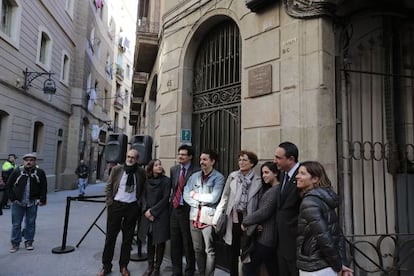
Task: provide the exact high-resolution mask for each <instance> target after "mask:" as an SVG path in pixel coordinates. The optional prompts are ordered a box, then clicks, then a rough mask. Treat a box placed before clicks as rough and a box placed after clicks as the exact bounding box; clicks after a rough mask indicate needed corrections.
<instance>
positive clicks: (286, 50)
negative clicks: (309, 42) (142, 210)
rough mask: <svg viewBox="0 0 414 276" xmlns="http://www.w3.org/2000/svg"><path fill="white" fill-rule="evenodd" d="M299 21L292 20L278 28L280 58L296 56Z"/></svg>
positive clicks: (297, 51)
mask: <svg viewBox="0 0 414 276" xmlns="http://www.w3.org/2000/svg"><path fill="white" fill-rule="evenodd" d="M300 41H301V39H300V35H299V23H298V22H293V23H291V24H288V25H286V26H282V27H281V28H280V55H281V57H282V58H284V57H289V56H297V55H298V54H299V45H300Z"/></svg>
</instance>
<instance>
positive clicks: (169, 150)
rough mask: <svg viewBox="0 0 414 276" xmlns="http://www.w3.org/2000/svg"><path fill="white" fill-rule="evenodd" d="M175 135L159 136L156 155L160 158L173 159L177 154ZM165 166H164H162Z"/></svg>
mask: <svg viewBox="0 0 414 276" xmlns="http://www.w3.org/2000/svg"><path fill="white" fill-rule="evenodd" d="M176 152H177V136H175V135H172V136H161V137H160V145H159V147H158V156H159V158H160V159H162V160H166V159H167V160H175V158H176V155H177V153H176ZM164 168H165V167H164Z"/></svg>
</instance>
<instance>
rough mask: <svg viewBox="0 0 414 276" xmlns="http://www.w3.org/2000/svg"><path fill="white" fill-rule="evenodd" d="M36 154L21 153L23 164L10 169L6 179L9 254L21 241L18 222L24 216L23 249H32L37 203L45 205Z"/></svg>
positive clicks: (42, 176) (43, 182)
mask: <svg viewBox="0 0 414 276" xmlns="http://www.w3.org/2000/svg"><path fill="white" fill-rule="evenodd" d="M36 158H37V156H36V153H35V152H32V153H28V154H25V155H24V156H23V166H22V167H19V168H18V169H16V170H14V171H13V172H12V174H11V175H10V177H9V179H8V180H7V184H6V190H7V192H8V194H9V198H10V201H11V202H13V204H12V207H11V209H12V211H11V215H12V234H11V244H12V247H11V248H10V253H14V252H16V251H17V250H18V249H19V246H20V242H21V240H22V229H21V225H22V221H23V217H26V219H25V225H26V228H25V231H24V239H25V240H26V241H25V247H26V249H27V250H33V240H34V235H35V225H36V216H37V206H38V205H39V206H43V205H46V194H47V180H46V174H45V172H44V171H43V170H42V169H39V168H37V167H36Z"/></svg>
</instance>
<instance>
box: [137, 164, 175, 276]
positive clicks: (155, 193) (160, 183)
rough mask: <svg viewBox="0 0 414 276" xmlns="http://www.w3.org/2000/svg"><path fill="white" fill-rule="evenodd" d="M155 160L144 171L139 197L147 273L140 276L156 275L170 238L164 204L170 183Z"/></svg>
mask: <svg viewBox="0 0 414 276" xmlns="http://www.w3.org/2000/svg"><path fill="white" fill-rule="evenodd" d="M164 174H165V171H164V169H163V167H162V165H161V161H160V160H158V159H155V160H151V161H150V163H149V164H148V167H147V180H146V182H145V187H144V192H143V195H142V201H141V204H142V209H141V210H142V212H143V214H142V217H141V222H140V226H139V233H138V235H139V239H140V240H142V241H145V240H147V254H148V269H147V271H146V272H145V273H144V275H156V276H157V275H160V267H161V263H162V259H163V258H164V251H165V242H166V241H167V240H169V238H170V225H169V223H170V214H169V207H168V200H169V196H170V190H171V186H170V185H171V184H170V179H169V178H168V177H167V176H165V175H164Z"/></svg>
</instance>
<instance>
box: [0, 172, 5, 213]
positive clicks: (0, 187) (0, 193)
mask: <svg viewBox="0 0 414 276" xmlns="http://www.w3.org/2000/svg"><path fill="white" fill-rule="evenodd" d="M5 194H6V183H5V182H4V181H3V177H1V176H0V202H2V200H3V197H4V195H5ZM2 215H3V208H2V207H1V206H0V216H2Z"/></svg>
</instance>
